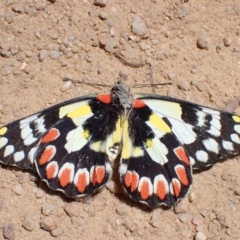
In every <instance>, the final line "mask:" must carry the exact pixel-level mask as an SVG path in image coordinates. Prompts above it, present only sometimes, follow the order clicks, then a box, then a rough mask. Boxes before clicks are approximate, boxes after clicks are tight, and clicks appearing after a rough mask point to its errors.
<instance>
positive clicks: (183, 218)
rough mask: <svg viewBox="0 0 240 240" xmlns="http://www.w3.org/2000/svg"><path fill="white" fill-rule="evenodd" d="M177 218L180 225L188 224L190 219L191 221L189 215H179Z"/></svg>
mask: <svg viewBox="0 0 240 240" xmlns="http://www.w3.org/2000/svg"><path fill="white" fill-rule="evenodd" d="M178 218H179V220H180V221H181V222H182V223H187V222H190V221H191V219H192V215H191V214H190V213H188V212H187V213H180V214H179V215H178Z"/></svg>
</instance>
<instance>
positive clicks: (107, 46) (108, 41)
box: [105, 37, 114, 52]
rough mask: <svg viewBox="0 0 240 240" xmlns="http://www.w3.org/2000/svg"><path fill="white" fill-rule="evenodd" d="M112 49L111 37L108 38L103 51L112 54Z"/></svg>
mask: <svg viewBox="0 0 240 240" xmlns="http://www.w3.org/2000/svg"><path fill="white" fill-rule="evenodd" d="M113 47H114V40H113V38H112V37H109V38H108V40H107V43H106V45H105V50H106V51H107V52H112V50H113Z"/></svg>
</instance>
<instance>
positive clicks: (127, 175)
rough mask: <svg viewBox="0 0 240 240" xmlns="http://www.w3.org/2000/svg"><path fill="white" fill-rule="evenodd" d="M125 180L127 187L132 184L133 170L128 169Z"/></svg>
mask: <svg viewBox="0 0 240 240" xmlns="http://www.w3.org/2000/svg"><path fill="white" fill-rule="evenodd" d="M124 180H125V185H126V186H127V187H130V186H131V185H132V172H131V171H127V173H126V175H125V179H124Z"/></svg>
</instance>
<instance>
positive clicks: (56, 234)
mask: <svg viewBox="0 0 240 240" xmlns="http://www.w3.org/2000/svg"><path fill="white" fill-rule="evenodd" d="M62 234H63V230H62V229H61V228H59V227H58V228H56V229H54V230H52V231H51V235H52V236H54V237H59V236H61V235H62Z"/></svg>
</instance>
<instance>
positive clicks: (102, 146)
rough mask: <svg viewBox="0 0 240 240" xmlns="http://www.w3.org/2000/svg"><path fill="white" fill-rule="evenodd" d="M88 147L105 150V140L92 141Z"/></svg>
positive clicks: (99, 150) (98, 150) (97, 150)
mask: <svg viewBox="0 0 240 240" xmlns="http://www.w3.org/2000/svg"><path fill="white" fill-rule="evenodd" d="M90 148H91V149H92V150H93V151H95V152H106V141H97V142H93V143H91V145H90Z"/></svg>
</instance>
